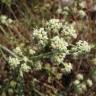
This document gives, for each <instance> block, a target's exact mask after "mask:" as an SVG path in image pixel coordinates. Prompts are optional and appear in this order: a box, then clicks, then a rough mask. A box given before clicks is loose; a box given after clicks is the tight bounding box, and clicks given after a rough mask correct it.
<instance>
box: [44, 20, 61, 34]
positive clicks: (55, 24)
mask: <svg viewBox="0 0 96 96" xmlns="http://www.w3.org/2000/svg"><path fill="white" fill-rule="evenodd" d="M46 25H47V30H48V31H51V32H53V33H59V31H60V29H61V28H62V23H61V22H60V20H59V19H50V20H49V21H48V22H47V23H46Z"/></svg>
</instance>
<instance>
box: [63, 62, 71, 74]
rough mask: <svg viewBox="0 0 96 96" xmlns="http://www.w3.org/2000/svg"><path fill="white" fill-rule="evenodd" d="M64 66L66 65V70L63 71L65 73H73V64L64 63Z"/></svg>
mask: <svg viewBox="0 0 96 96" xmlns="http://www.w3.org/2000/svg"><path fill="white" fill-rule="evenodd" d="M63 65H64V69H63V71H64V72H65V73H70V72H71V71H72V69H73V66H72V64H71V63H66V62H65V63H63Z"/></svg>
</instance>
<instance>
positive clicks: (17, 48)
mask: <svg viewBox="0 0 96 96" xmlns="http://www.w3.org/2000/svg"><path fill="white" fill-rule="evenodd" d="M13 52H15V53H16V54H17V55H20V56H22V55H23V53H22V51H21V48H20V47H16V48H15V49H13Z"/></svg>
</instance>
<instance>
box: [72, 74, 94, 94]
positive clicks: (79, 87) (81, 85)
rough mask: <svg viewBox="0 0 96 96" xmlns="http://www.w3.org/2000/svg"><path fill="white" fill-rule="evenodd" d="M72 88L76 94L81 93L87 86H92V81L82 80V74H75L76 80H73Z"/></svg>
mask: <svg viewBox="0 0 96 96" xmlns="http://www.w3.org/2000/svg"><path fill="white" fill-rule="evenodd" d="M73 84H74V89H75V91H76V92H77V93H78V94H83V93H84V92H85V91H86V90H87V88H88V87H92V85H93V82H92V80H91V79H87V80H85V81H84V77H83V75H82V74H77V76H76V80H75V81H74V82H73Z"/></svg>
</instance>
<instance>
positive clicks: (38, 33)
mask: <svg viewBox="0 0 96 96" xmlns="http://www.w3.org/2000/svg"><path fill="white" fill-rule="evenodd" d="M33 37H34V38H36V39H37V41H38V44H39V45H42V46H45V45H46V44H47V41H48V36H47V32H46V31H45V30H44V28H40V29H35V30H34V31H33Z"/></svg>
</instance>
